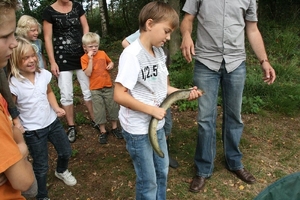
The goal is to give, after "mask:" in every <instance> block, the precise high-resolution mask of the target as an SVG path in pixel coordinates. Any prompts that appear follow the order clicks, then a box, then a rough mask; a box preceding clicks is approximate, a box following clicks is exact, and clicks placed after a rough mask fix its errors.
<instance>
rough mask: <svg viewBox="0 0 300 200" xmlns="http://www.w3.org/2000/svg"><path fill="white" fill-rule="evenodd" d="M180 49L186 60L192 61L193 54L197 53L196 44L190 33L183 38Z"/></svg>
mask: <svg viewBox="0 0 300 200" xmlns="http://www.w3.org/2000/svg"><path fill="white" fill-rule="evenodd" d="M180 49H181V53H182V55H183V57H184V58H185V59H186V61H187V62H188V63H190V62H192V59H193V58H192V56H194V55H195V46H194V42H193V40H192V38H191V36H190V35H189V36H186V37H183V38H182V43H181V46H180Z"/></svg>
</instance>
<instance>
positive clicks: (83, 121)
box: [75, 112, 89, 125]
mask: <svg viewBox="0 0 300 200" xmlns="http://www.w3.org/2000/svg"><path fill="white" fill-rule="evenodd" d="M75 123H76V124H77V125H81V124H87V123H89V121H88V119H87V118H86V117H85V115H84V114H83V113H82V112H76V115H75Z"/></svg>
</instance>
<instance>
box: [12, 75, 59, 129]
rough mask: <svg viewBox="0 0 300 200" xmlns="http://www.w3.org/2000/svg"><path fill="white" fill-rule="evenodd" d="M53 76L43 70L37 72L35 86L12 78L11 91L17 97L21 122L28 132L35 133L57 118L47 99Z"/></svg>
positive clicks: (27, 81) (25, 80)
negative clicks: (34, 131)
mask: <svg viewBox="0 0 300 200" xmlns="http://www.w3.org/2000/svg"><path fill="white" fill-rule="evenodd" d="M51 77H52V74H51V73H50V72H49V71H47V70H45V69H41V72H40V73H38V72H35V80H34V84H32V83H31V82H30V81H29V80H28V79H26V78H24V77H23V78H24V79H23V80H18V79H17V78H16V77H14V76H13V77H11V81H10V83H9V87H10V91H11V93H12V94H14V95H15V96H17V102H16V106H17V108H18V110H19V112H20V115H19V117H20V120H21V124H22V125H23V127H24V129H25V130H26V131H33V130H38V129H42V128H45V127H47V126H49V125H50V124H51V123H52V122H54V120H55V119H56V118H57V115H56V113H55V111H54V110H53V108H52V107H51V106H50V104H49V101H48V98H47V86H48V84H49V83H50V81H51Z"/></svg>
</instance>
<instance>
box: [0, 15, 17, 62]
mask: <svg viewBox="0 0 300 200" xmlns="http://www.w3.org/2000/svg"><path fill="white" fill-rule="evenodd" d="M1 11H2V10H1ZM1 15H2V16H0V19H1V20H0V26H1V28H0V47H1V48H0V67H5V66H6V65H7V61H8V59H9V58H10V55H11V53H12V49H13V48H15V47H16V46H17V45H18V42H17V40H16V38H15V35H14V33H15V29H16V14H15V10H14V9H9V10H6V13H5V16H4V14H3V13H2V14H1Z"/></svg>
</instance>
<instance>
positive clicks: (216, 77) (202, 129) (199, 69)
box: [194, 61, 246, 177]
mask: <svg viewBox="0 0 300 200" xmlns="http://www.w3.org/2000/svg"><path fill="white" fill-rule="evenodd" d="M245 78H246V66H245V62H242V63H241V64H240V66H239V67H238V68H237V69H235V70H234V71H233V72H230V73H227V71H226V69H225V64H224V62H222V64H221V68H220V70H219V71H218V72H216V71H212V70H210V69H209V68H208V67H206V66H205V65H204V64H202V63H200V62H199V61H196V62H195V68H194V84H195V85H196V86H197V87H198V88H199V89H201V90H203V91H204V92H205V94H204V95H203V96H202V97H200V98H199V99H198V119H197V120H198V139H197V147H196V152H195V165H196V167H197V176H202V177H210V176H211V175H212V173H213V168H214V163H213V162H214V159H215V156H216V117H217V101H218V89H219V85H220V84H221V90H222V102H223V105H222V108H223V122H222V140H223V148H224V153H225V159H226V164H227V167H228V169H229V170H239V169H241V168H243V165H242V163H241V159H242V153H241V152H240V150H239V143H240V138H241V135H242V132H243V127H244V125H243V122H242V119H241V106H242V96H243V89H244V84H245Z"/></svg>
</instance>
